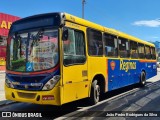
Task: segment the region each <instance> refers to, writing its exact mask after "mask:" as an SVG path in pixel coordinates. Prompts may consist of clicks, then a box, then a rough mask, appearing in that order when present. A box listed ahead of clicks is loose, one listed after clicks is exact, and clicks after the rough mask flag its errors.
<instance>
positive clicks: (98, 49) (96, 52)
mask: <svg viewBox="0 0 160 120" xmlns="http://www.w3.org/2000/svg"><path fill="white" fill-rule="evenodd" d="M87 35H88V54H89V55H91V56H102V55H103V42H102V33H101V32H100V31H97V30H93V29H88V30H87Z"/></svg>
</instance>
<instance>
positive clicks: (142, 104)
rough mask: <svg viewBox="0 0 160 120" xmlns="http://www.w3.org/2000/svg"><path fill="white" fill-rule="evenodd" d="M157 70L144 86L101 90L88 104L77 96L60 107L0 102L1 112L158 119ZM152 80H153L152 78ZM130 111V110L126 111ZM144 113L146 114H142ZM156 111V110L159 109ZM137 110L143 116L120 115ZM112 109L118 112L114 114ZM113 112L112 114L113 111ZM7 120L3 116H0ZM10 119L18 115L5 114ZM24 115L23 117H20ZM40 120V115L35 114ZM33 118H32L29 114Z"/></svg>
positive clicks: (49, 116)
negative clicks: (104, 92)
mask: <svg viewBox="0 0 160 120" xmlns="http://www.w3.org/2000/svg"><path fill="white" fill-rule="evenodd" d="M159 79H160V72H158V75H157V76H156V77H154V78H153V79H150V80H149V81H148V82H147V85H146V86H145V87H143V88H139V87H138V85H132V86H129V87H125V88H123V89H119V90H116V91H112V92H109V93H107V94H104V96H103V97H102V98H101V102H99V103H98V104H97V105H94V106H89V105H88V104H87V103H86V100H85V99H84V100H80V101H76V102H72V103H68V104H65V105H63V106H61V107H55V106H48V105H47V106H46V105H35V104H29V103H13V104H9V105H5V106H0V111H1V112H4V111H7V112H19V113H22V112H23V113H24V112H34V113H42V118H43V119H44V118H45V117H47V118H46V119H58V120H61V119H69V120H71V119H84V120H86V119H87V120H88V119H93V120H94V119H96V120H97V119H100V120H102V119H107V120H108V119H109V120H117V119H118V120H132V119H134V120H135V119H140V120H158V119H159V118H160V117H155V116H156V115H160V104H159V102H160V81H159ZM152 81H154V82H152ZM129 111H130V113H129ZM144 111H146V114H145V115H148V116H149V117H144ZM158 111H159V112H158ZM135 112H137V114H134V115H135V116H136V115H137V116H138V115H141V114H142V115H143V117H135V116H134V115H133V117H128V116H123V114H122V113H124V114H125V115H126V114H131V115H132V113H135ZM115 113H116V114H118V113H119V115H121V116H119V117H115ZM112 114H114V115H112ZM0 119H1V120H6V118H0ZM8 119H9V120H12V119H13V120H17V118H8ZM20 119H24V120H25V119H26V118H20ZM34 119H36V120H39V119H41V118H34ZM32 120H33V118H32Z"/></svg>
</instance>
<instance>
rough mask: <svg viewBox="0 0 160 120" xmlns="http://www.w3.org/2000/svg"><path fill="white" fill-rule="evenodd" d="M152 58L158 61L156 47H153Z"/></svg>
mask: <svg viewBox="0 0 160 120" xmlns="http://www.w3.org/2000/svg"><path fill="white" fill-rule="evenodd" d="M151 57H152V59H156V51H155V48H154V47H151Z"/></svg>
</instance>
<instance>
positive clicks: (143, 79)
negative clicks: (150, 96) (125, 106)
mask: <svg viewBox="0 0 160 120" xmlns="http://www.w3.org/2000/svg"><path fill="white" fill-rule="evenodd" d="M142 84H143V85H144V84H145V75H144V74H143V75H142Z"/></svg>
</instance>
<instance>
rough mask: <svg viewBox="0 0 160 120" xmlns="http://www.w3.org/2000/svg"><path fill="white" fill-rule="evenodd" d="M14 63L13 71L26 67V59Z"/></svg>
mask: <svg viewBox="0 0 160 120" xmlns="http://www.w3.org/2000/svg"><path fill="white" fill-rule="evenodd" d="M11 62H12V69H17V68H19V67H20V66H24V64H25V60H24V59H19V60H13V61H11Z"/></svg>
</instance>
